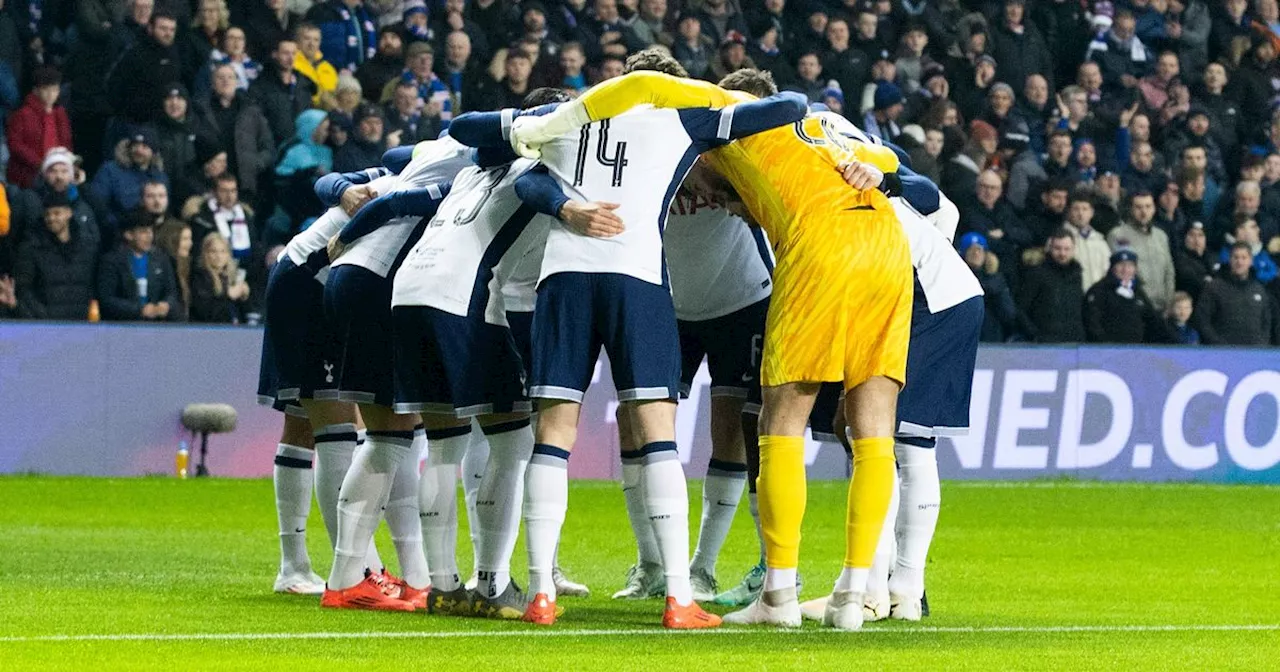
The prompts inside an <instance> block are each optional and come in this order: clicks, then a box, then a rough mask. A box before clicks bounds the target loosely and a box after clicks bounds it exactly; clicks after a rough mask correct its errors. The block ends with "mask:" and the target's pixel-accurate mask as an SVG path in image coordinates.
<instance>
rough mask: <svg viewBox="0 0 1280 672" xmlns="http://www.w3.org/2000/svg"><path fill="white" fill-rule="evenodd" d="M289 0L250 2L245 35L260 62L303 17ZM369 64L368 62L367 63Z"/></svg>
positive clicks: (290, 35) (290, 32)
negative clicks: (296, 11)
mask: <svg viewBox="0 0 1280 672" xmlns="http://www.w3.org/2000/svg"><path fill="white" fill-rule="evenodd" d="M289 4H290V3H289V0H262V1H261V2H253V3H249V10H248V18H247V20H246V21H245V35H246V36H247V37H248V41H249V53H250V54H252V55H253V57H254V59H256V60H258V61H259V62H264V61H266V60H267V59H269V58H271V49H272V47H274V46H275V45H276V44H277V43H278V42H280V40H284V39H288V38H290V37H292V36H293V31H294V29H295V28H296V27H297V25H298V24H299V23H300V22H301V21H302V17H301V16H299V15H298V14H295V13H293V12H291V11H289V6H288V5H289ZM365 65H368V62H366V63H365Z"/></svg>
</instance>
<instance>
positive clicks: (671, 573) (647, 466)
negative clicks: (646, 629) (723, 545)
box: [641, 441, 693, 605]
mask: <svg viewBox="0 0 1280 672" xmlns="http://www.w3.org/2000/svg"><path fill="white" fill-rule="evenodd" d="M641 452H643V453H644V467H643V470H644V471H643V474H642V476H641V480H642V481H643V482H644V506H645V509H646V510H647V511H648V512H649V525H650V526H651V527H652V528H653V536H654V537H655V538H657V540H658V551H659V552H660V553H661V554H662V571H663V573H664V574H666V576H667V596H668V597H674V598H675V599H676V603H677V604H680V605H686V604H689V603H690V602H692V601H693V587H692V586H690V585H689V490H688V486H687V485H686V484H685V480H684V468H683V467H681V466H680V455H679V454H678V453H677V452H676V444H675V442H674V441H656V442H654V443H649V444H645V446H644V447H643V448H641Z"/></svg>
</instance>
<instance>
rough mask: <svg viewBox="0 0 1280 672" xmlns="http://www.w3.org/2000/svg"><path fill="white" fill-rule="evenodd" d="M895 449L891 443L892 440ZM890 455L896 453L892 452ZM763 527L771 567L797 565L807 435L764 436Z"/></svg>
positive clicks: (760, 490) (760, 489)
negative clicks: (805, 439)
mask: <svg viewBox="0 0 1280 672" xmlns="http://www.w3.org/2000/svg"><path fill="white" fill-rule="evenodd" d="M890 449H891V450H892V444H890ZM889 456H890V458H892V457H893V454H892V452H891V453H890V455H889ZM756 493H757V496H758V498H759V502H760V527H761V528H762V529H763V530H764V557H765V562H766V564H768V566H769V567H772V568H775V569H794V568H796V567H797V566H799V564H800V524H801V523H802V522H804V505H805V498H806V497H807V494H806V488H805V475H804V437H800V436H761V437H760V478H759V479H758V480H757V481H756Z"/></svg>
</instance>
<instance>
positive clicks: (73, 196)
mask: <svg viewBox="0 0 1280 672" xmlns="http://www.w3.org/2000/svg"><path fill="white" fill-rule="evenodd" d="M79 161H80V159H79V157H77V156H76V155H74V154H72V153H71V152H70V151H68V150H67V148H66V147H54V148H53V149H51V150H49V153H48V154H45V157H44V161H43V163H41V165H40V180H39V181H38V182H37V183H36V184H35V186H34V187H32V189H31V190H30V191H29V192H26V194H18V193H16V191H17V190H16V189H11V190H10V192H9V197H10V199H11V200H12V201H13V202H11V203H10V205H11V206H12V208H13V224H12V230H11V231H10V235H11V236H13V237H14V238H15V243H17V242H21V240H20V239H21V238H23V237H25V236H26V234H27V233H29V232H33V231H37V230H39V229H41V228H43V227H44V212H43V210H42V209H41V207H40V203H41V202H43V201H44V199H45V198H48V197H49V196H50V195H51V194H61V195H63V196H65V197H66V198H67V201H68V202H70V203H71V228H72V229H74V230H75V235H76V237H77V238H78V239H79V240H80V241H83V242H84V243H86V244H87V245H89V246H91V247H93V248H94V249H101V247H102V246H103V245H104V244H105V245H107V246H110V245H112V244H113V243H114V241H103V240H102V225H101V223H100V222H101V220H100V217H99V212H98V210H99V208H98V207H95V206H96V205H97V204H96V202H94V201H91V200H90V198H91V197H90V196H89V193H88V191H89V190H88V189H86V188H82V187H83V185H82V184H80V182H79V180H82V179H83V178H84V172H83V171H81V170H78V168H77V164H78V163H79ZM19 199H22V200H21V203H19V202H18V201H19ZM108 232H109V231H108Z"/></svg>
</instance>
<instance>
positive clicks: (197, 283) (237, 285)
mask: <svg viewBox="0 0 1280 672" xmlns="http://www.w3.org/2000/svg"><path fill="white" fill-rule="evenodd" d="M245 276H246V273H245V270H244V269H243V268H238V267H237V266H236V263H235V261H234V260H233V259H232V258H231V247H230V246H229V245H228V244H227V240H226V239H225V238H223V237H222V236H206V237H205V239H204V241H203V242H202V243H201V245H200V267H199V268H198V269H196V271H195V272H193V273H192V274H191V321H192V322H214V323H230V324H239V323H240V322H241V321H243V316H244V313H245V312H246V308H247V305H248V301H249V284H248V283H247V282H245Z"/></svg>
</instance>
